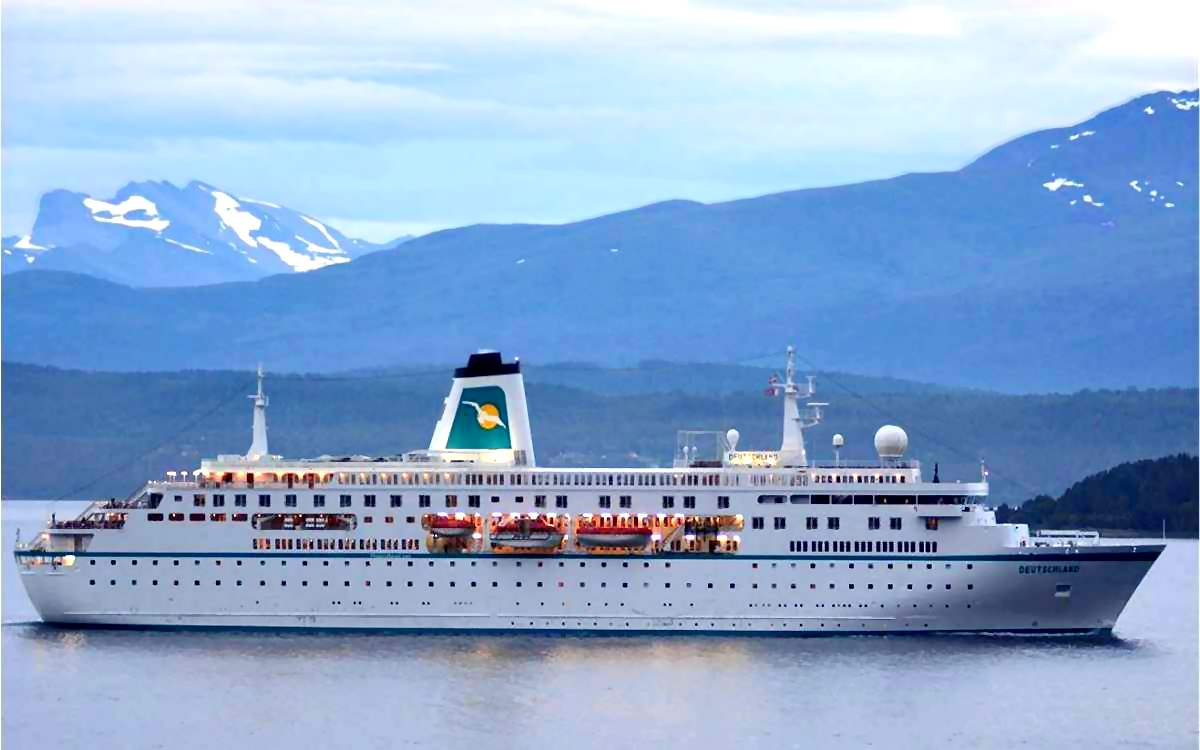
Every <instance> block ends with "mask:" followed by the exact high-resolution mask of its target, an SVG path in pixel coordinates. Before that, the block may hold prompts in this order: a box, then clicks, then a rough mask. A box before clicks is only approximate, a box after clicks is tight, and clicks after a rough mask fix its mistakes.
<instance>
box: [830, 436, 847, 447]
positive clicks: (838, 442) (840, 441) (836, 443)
mask: <svg viewBox="0 0 1200 750" xmlns="http://www.w3.org/2000/svg"><path fill="white" fill-rule="evenodd" d="M845 444H846V438H844V437H842V433H840V432H839V433H838V434H836V435H834V436H833V447H834V448H841V447H842V446H844V445H845Z"/></svg>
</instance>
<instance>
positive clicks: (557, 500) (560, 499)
mask: <svg viewBox="0 0 1200 750" xmlns="http://www.w3.org/2000/svg"><path fill="white" fill-rule="evenodd" d="M554 507H555V508H565V507H567V496H566V495H555V496H554Z"/></svg>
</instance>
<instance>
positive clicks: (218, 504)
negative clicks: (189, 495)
mask: <svg viewBox="0 0 1200 750" xmlns="http://www.w3.org/2000/svg"><path fill="white" fill-rule="evenodd" d="M213 507H214V508H224V507H225V496H224V495H213Z"/></svg>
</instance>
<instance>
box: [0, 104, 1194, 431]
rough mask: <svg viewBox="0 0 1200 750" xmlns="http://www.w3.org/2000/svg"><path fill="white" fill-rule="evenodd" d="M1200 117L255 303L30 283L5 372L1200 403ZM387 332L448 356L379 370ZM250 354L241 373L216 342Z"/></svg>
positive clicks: (493, 247)
mask: <svg viewBox="0 0 1200 750" xmlns="http://www.w3.org/2000/svg"><path fill="white" fill-rule="evenodd" d="M1197 101H1200V96H1198V95H1197V92H1195V91H1188V92H1158V93H1153V94H1148V95H1146V96H1142V97H1138V98H1137V99H1134V100H1132V101H1129V102H1126V103H1124V104H1121V105H1119V106H1116V107H1113V108H1110V109H1108V110H1105V111H1104V112H1101V113H1099V114H1097V115H1096V116H1094V117H1090V118H1088V119H1086V120H1084V121H1082V122H1076V123H1074V124H1072V125H1070V126H1068V127H1064V128H1054V129H1050V130H1043V131H1040V132H1036V133H1031V134H1028V135H1025V136H1022V137H1019V138H1017V139H1015V140H1012V141H1009V142H1007V143H1004V144H1002V145H1000V146H998V147H996V148H995V149H992V150H991V151H990V152H989V153H987V154H985V155H984V156H982V157H980V158H979V159H976V160H974V161H973V162H972V163H970V164H968V165H967V166H965V167H964V168H962V169H958V170H954V171H949V172H937V173H923V174H908V175H902V176H900V177H895V178H891V179H886V180H873V181H870V182H863V183H857V184H852V185H841V186H836V187H826V188H810V189H805V190H796V191H790V192H786V193H775V194H772V195H764V196H759V197H756V198H745V199H740V200H734V201H728V202H724V203H712V204H702V203H696V202H693V201H668V202H665V203H658V204H653V205H649V206H643V207H641V208H637V209H633V210H630V211H623V212H620V213H616V214H609V215H606V216H599V217H595V218H591V219H587V220H585V221H578V222H571V223H568V224H558V225H532V224H507V225H486V224H479V225H475V226H468V227H462V228H459V229H448V230H444V231H440V232H434V233H432V234H428V235H425V236H423V237H420V238H417V239H414V240H411V241H410V242H408V243H405V245H404V251H403V252H377V253H371V254H370V255H367V256H366V257H362V258H360V259H358V260H356V261H354V262H353V263H350V264H349V265H346V266H341V267H339V268H338V269H336V270H334V271H330V272H319V273H305V274H291V275H288V276H278V277H275V278H272V279H269V280H263V281H259V282H255V283H253V284H245V285H240V284H239V285H223V286H212V287H206V288H204V289H203V290H192V289H155V290H149V289H129V288H127V287H122V286H119V285H116V284H111V283H106V282H102V281H98V280H96V279H93V278H88V277H87V276H81V275H78V274H64V273H45V272H39V271H36V270H35V271H32V272H28V273H19V274H13V275H11V276H9V277H8V278H7V279H6V280H5V285H4V295H3V300H2V304H3V313H4V314H3V327H4V330H3V337H4V347H5V349H4V354H5V356H6V357H7V358H9V359H11V360H17V361H23V362H33V363H40V364H53V365H58V366H62V367H84V368H99V369H116V370H130V369H180V368H188V367H198V366H210V367H211V366H223V365H224V364H225V363H229V362H232V361H235V359H236V357H237V356H240V355H238V354H237V353H236V350H237V349H238V348H240V347H241V346H242V345H247V346H249V347H251V348H252V350H253V354H254V357H255V358H256V359H252V360H249V361H250V364H253V363H254V362H255V361H257V359H258V358H261V359H263V360H264V361H266V362H267V363H268V366H269V367H272V368H274V369H276V370H296V371H320V370H330V369H343V368H348V367H378V366H382V365H386V364H389V363H394V362H409V363H413V362H430V361H453V360H454V359H455V358H456V357H457V356H459V355H460V353H461V352H462V351H464V350H466V351H471V350H473V349H474V348H476V347H478V346H479V345H480V339H481V337H482V338H484V339H486V344H487V345H489V346H493V347H496V348H501V349H504V350H508V351H515V352H517V353H529V352H534V353H536V354H537V356H538V358H539V359H541V360H542V361H555V360H557V361H591V362H597V361H599V362H602V363H605V364H610V363H611V364H623V363H629V362H633V361H637V360H639V359H644V358H656V359H674V360H677V361H683V362H688V361H696V359H698V358H700V357H703V358H708V359H711V360H712V361H741V360H743V359H747V358H756V357H757V355H760V354H762V353H763V352H764V351H770V350H771V349H770V347H772V346H778V345H779V342H789V341H796V342H797V343H798V344H799V345H800V346H801V347H802V351H803V352H804V355H805V356H806V357H808V358H809V359H811V361H814V362H817V363H837V365H838V366H839V367H842V368H845V369H848V370H855V371H859V372H872V373H888V374H892V375H903V377H905V378H911V379H917V380H926V381H929V382H941V383H954V384H956V385H967V386H974V387H984V388H997V389H1001V390H1016V389H1028V390H1039V391H1047V390H1074V389H1077V388H1082V387H1112V388H1116V387H1124V386H1127V385H1139V386H1162V385H1180V384H1183V385H1193V384H1194V383H1195V377H1196V376H1195V373H1196V357H1197V342H1198V341H1200V333H1198V331H1197V322H1196V321H1197V305H1198V296H1197V292H1196V277H1197V267H1198V264H1200V259H1198V256H1197V253H1196V247H1197V242H1198V237H1197V215H1198V212H1200V192H1198V191H1197V170H1198V166H1200V165H1198V163H1197V158H1198V154H1197V149H1196V142H1197V133H1198V130H1200V106H1197V104H1196V102H1197ZM1068 183H1070V184H1068ZM1180 183H1182V184H1180ZM1089 198H1090V199H1089ZM209 210H211V207H210V208H209ZM158 212H159V213H161V214H162V215H163V216H170V214H168V213H167V211H166V210H165V208H164V207H163V206H162V205H159V206H158ZM126 216H127V217H130V218H134V219H141V220H143V221H151V220H153V218H154V217H151V216H149V214H138V215H136V216H130V214H126ZM103 226H107V225H103ZM129 231H140V232H144V233H146V234H151V233H152V232H151V230H149V229H143V230H134V229H130V230H129ZM164 231H167V232H169V231H170V228H168V229H167V230H164ZM269 236H270V237H272V238H274V237H275V235H269ZM33 241H34V242H35V243H36V244H45V242H44V241H42V240H41V238H40V236H39V235H37V234H35V235H34V237H33ZM180 241H185V240H180ZM239 257H241V256H239ZM464 269H466V270H464ZM398 289H403V290H404V293H403V294H397V293H396V290H398ZM363 321H370V322H372V323H377V322H380V321H403V323H404V326H405V327H406V328H407V329H409V330H415V331H436V332H437V335H431V336H387V338H386V340H385V343H384V344H383V345H380V338H379V336H380V330H379V328H378V326H377V325H364V324H363ZM131 330H136V331H137V335H136V336H131V335H130V334H129V331H131ZM235 330H236V331H237V337H236V340H234V341H233V345H232V348H231V341H230V339H229V338H228V337H227V336H213V335H211V334H212V332H213V331H222V332H228V331H235ZM296 331H303V332H304V340H305V346H296V339H295V332H296ZM64 341H67V342H70V345H69V346H64V345H63V342H64ZM231 351H233V352H234V353H231ZM231 357H233V358H235V359H231ZM212 363H218V364H215V365H214V364H212ZM1053 408H1054V407H1053V404H1052V403H1050V402H1048V403H1047V409H1048V410H1052V409H1053ZM1048 413H1049V412H1048Z"/></svg>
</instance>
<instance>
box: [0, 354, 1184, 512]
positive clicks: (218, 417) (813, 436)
mask: <svg viewBox="0 0 1200 750" xmlns="http://www.w3.org/2000/svg"><path fill="white" fill-rule="evenodd" d="M460 364H461V363H460ZM583 370H586V372H582V371H583ZM451 372H452V369H451V368H449V367H421V368H413V369H411V370H408V371H405V372H392V373H378V374H371V375H357V376H356V375H351V374H347V373H339V374H337V375H286V374H278V373H268V377H267V382H266V390H267V393H268V394H269V396H270V398H271V405H270V408H269V411H268V420H269V425H270V439H271V450H272V451H275V452H278V453H282V454H284V455H287V456H319V455H322V454H325V453H328V454H332V455H350V454H367V455H385V454H387V455H391V454H396V453H399V452H402V451H405V450H411V449H413V448H419V447H423V446H426V445H428V444H429V436H430V434H431V431H432V429H433V425H434V423H435V422H436V421H437V419H438V416H439V415H440V413H441V412H440V409H441V405H442V399H443V398H444V397H445V395H446V392H447V388H448V387H449V383H450V375H451ZM571 372H574V373H575V374H577V375H578V376H579V377H578V378H577V379H574V380H568V379H566V378H565V376H566V375H568V374H569V373H571ZM744 374H745V375H746V376H748V377H746V378H745V379H744V380H741V383H740V388H738V389H736V390H729V389H726V388H725V386H726V385H730V386H732V385H734V382H733V379H732V378H731V377H730V376H731V373H730V372H729V371H727V370H726V369H725V368H720V367H710V366H706V365H702V364H692V365H687V364H679V365H677V366H673V367H663V366H662V365H661V364H657V363H647V364H646V365H641V366H638V367H633V368H623V369H621V370H617V371H614V370H611V369H609V368H582V367H579V366H567V365H557V366H550V367H544V368H529V369H528V373H527V390H528V394H529V410H530V419H531V424H532V425H533V431H534V445H535V447H536V449H537V456H538V460H539V462H541V463H542V464H544V465H547V466H654V465H659V466H669V465H670V463H671V460H672V456H673V453H674V450H675V433H676V430H681V429H703V430H721V431H724V430H727V429H729V428H731V427H736V428H737V429H738V430H739V431H740V432H741V440H740V441H739V445H740V446H742V447H744V448H745V449H748V450H753V449H769V450H775V449H777V448H778V447H779V441H780V434H781V432H780V430H781V427H780V409H781V406H780V403H779V400H778V399H772V398H765V397H764V396H763V394H762V391H761V387H762V385H763V375H764V373H763V372H762V371H747V372H745V373H744ZM0 376H2V377H0V386H2V388H3V391H2V393H0V403H3V405H4V417H3V419H4V431H3V434H2V435H0V438H2V439H3V443H2V445H0V447H2V450H0V460H2V465H0V476H3V477H4V488H3V489H4V496H5V497H18V498H20V497H58V496H60V495H67V496H70V497H86V496H88V495H89V494H92V493H95V494H103V495H105V496H108V495H114V494H115V495H124V494H125V493H128V492H130V491H131V490H133V488H134V487H136V486H138V485H139V484H140V483H141V482H143V481H145V480H146V479H147V478H151V477H156V476H162V473H163V472H164V471H167V470H179V469H182V468H185V467H190V466H195V465H196V464H197V462H198V461H199V459H200V458H201V457H206V456H213V455H216V454H219V453H242V452H244V451H245V450H246V448H247V447H248V446H249V442H250V421H251V406H250V403H249V402H248V401H247V400H246V398H245V396H246V394H247V393H250V392H252V391H253V390H254V376H253V374H252V373H251V372H249V371H242V372H229V371H216V372H214V371H207V372H200V371H187V372H150V373H116V372H82V371H78V370H60V369H56V368H48V367H40V366H31V365H20V364H13V363H5V364H4V366H3V370H2V372H0ZM739 380H740V378H739ZM817 386H818V388H819V390H818V394H819V396H820V398H821V400H822V401H828V402H830V404H829V406H828V407H827V408H826V409H825V421H823V422H822V423H821V424H820V425H818V426H817V427H815V428H812V429H810V430H807V431H806V432H805V436H806V440H807V443H808V447H809V455H810V457H812V458H814V459H816V458H819V459H822V460H828V459H830V458H832V456H831V448H830V445H831V439H832V437H833V435H834V433H841V434H842V435H844V436H845V440H846V444H845V447H844V448H843V450H842V454H841V455H842V458H844V459H848V460H856V459H867V458H873V457H874V455H875V454H874V448H873V436H874V434H875V430H876V429H878V428H879V426H880V425H881V424H885V423H891V424H898V425H902V426H903V427H904V428H905V429H906V430H907V431H908V435H909V440H910V443H909V445H910V448H909V455H911V456H912V457H914V458H917V459H919V460H921V461H922V462H923V463H924V466H925V470H926V471H928V472H929V474H930V476H932V472H933V468H934V467H933V464H934V463H938V464H940V466H939V469H940V476H941V478H942V480H943V481H947V482H951V481H954V480H963V481H971V480H973V479H975V478H976V477H978V476H979V471H980V466H979V460H980V459H981V458H982V459H986V460H987V467H988V470H989V472H990V481H991V490H992V497H993V500H994V501H995V502H997V503H1000V502H1009V503H1014V502H1018V501H1020V500H1024V499H1025V498H1028V497H1032V496H1034V495H1036V494H1039V493H1047V494H1049V493H1058V492H1061V491H1062V490H1064V489H1066V488H1067V487H1068V486H1069V485H1070V484H1071V483H1072V482H1074V481H1076V480H1077V479H1078V478H1079V477H1082V476H1086V475H1088V474H1091V473H1093V472H1096V471H1100V470H1102V469H1104V468H1106V467H1109V466H1113V465H1115V464H1118V463H1121V462H1123V461H1132V460H1136V459H1140V458H1144V457H1147V456H1162V455H1167V454H1172V453H1178V452H1182V451H1194V450H1195V445H1196V440H1197V424H1198V423H1197V416H1196V415H1197V411H1196V399H1197V392H1196V390H1195V389H1161V390H1120V391H1081V392H1079V393H1074V394H1070V395H1027V396H1011V395H1004V394H998V393H988V392H980V391H965V390H961V389H947V388H939V387H937V386H930V385H922V384H916V383H905V382H902V381H895V380H890V381H888V380H882V379H871V378H862V377H855V376H847V375H841V374H836V373H830V374H828V375H826V376H824V377H820V378H818V380H817ZM634 388H637V389H641V388H644V389H645V390H640V392H638V391H635V390H634Z"/></svg>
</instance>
